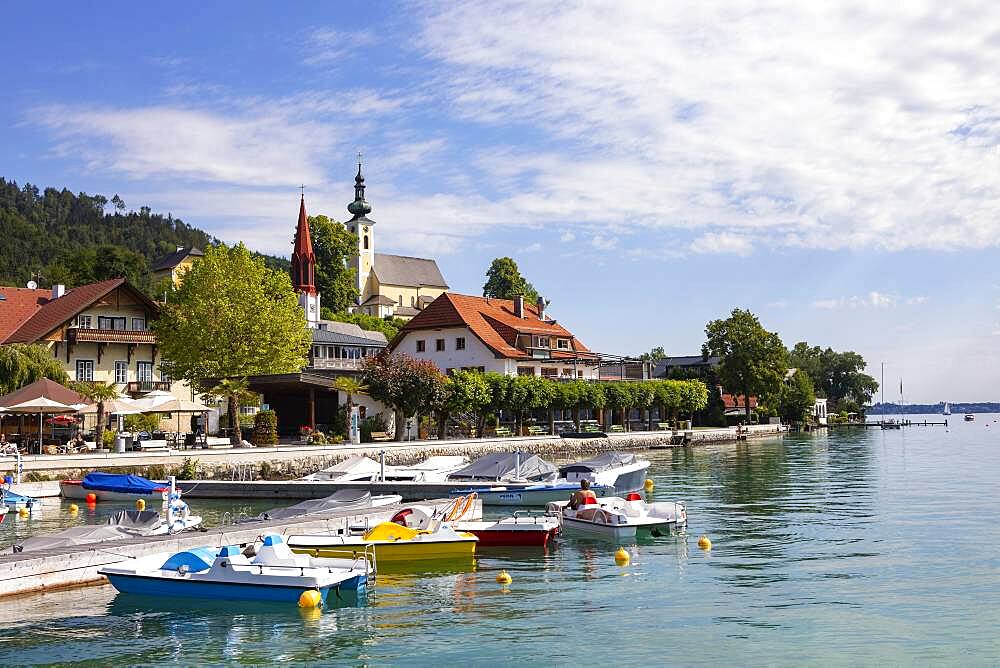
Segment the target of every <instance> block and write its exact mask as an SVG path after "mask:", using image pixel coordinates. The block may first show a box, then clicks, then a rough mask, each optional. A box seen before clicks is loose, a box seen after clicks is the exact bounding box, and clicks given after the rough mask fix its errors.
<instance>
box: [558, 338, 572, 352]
mask: <svg viewBox="0 0 1000 668" xmlns="http://www.w3.org/2000/svg"><path fill="white" fill-rule="evenodd" d="M556 348H558V349H559V350H569V339H557V340H556Z"/></svg>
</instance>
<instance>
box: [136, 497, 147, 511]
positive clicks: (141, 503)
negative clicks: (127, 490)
mask: <svg viewBox="0 0 1000 668" xmlns="http://www.w3.org/2000/svg"><path fill="white" fill-rule="evenodd" d="M135 509H136V510H145V509H146V499H136V500H135Z"/></svg>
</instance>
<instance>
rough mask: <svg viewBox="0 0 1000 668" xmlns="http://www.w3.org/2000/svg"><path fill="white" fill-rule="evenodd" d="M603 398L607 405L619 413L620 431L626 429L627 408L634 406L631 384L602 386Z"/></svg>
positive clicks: (621, 382) (623, 382)
mask: <svg viewBox="0 0 1000 668" xmlns="http://www.w3.org/2000/svg"><path fill="white" fill-rule="evenodd" d="M604 396H605V397H606V399H607V405H608V406H609V407H610V408H611V409H613V410H618V411H619V412H620V419H621V425H622V429H626V425H627V424H628V420H627V414H628V411H629V408H631V407H632V406H633V405H634V404H635V397H634V395H633V392H632V384H631V383H629V382H626V381H620V382H615V383H605V384H604Z"/></svg>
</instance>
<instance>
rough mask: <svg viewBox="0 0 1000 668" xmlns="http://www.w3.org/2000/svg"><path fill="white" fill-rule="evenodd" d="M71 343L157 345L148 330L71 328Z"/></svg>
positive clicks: (154, 336) (153, 336) (153, 335)
mask: <svg viewBox="0 0 1000 668" xmlns="http://www.w3.org/2000/svg"><path fill="white" fill-rule="evenodd" d="M69 342H70V343H83V342H95V343H149V344H155V343H156V335H155V334H153V332H150V331H148V330H135V329H89V328H86V327H70V328H69Z"/></svg>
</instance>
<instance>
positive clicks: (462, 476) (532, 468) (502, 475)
mask: <svg viewBox="0 0 1000 668" xmlns="http://www.w3.org/2000/svg"><path fill="white" fill-rule="evenodd" d="M518 454H520V456H521V466H520V477H521V479H522V480H538V481H541V480H549V479H551V478H553V477H555V474H556V471H557V469H556V467H555V466H554V465H553V464H550V463H549V462H547V461H545V460H544V459H542V458H541V457H539V456H538V455H529V454H527V453H524V452H522V453H514V452H500V453H495V454H492V455H486V456H484V457H480V458H479V459H477V460H476V461H474V462H472V463H471V464H469V465H468V466H466V467H465V468H463V469H459V470H457V471H455V472H454V473H452V474H451V475H449V476H448V480H494V481H499V480H506V479H513V478H514V477H515V472H516V470H517V455H518Z"/></svg>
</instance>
